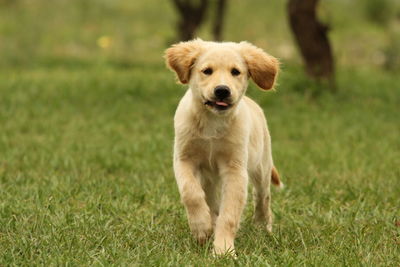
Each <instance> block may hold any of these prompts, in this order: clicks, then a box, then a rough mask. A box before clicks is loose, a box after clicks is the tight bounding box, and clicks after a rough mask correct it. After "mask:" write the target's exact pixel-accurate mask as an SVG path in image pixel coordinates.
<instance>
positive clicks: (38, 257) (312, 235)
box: [0, 1, 400, 266]
mask: <svg viewBox="0 0 400 267" xmlns="http://www.w3.org/2000/svg"><path fill="white" fill-rule="evenodd" d="M103 2H104V3H106V2H107V1H103ZM132 2H134V1H132ZM37 3H42V2H40V1H37ZM59 3H64V4H65V2H63V1H60V2H59ZM107 3H110V2H107ZM118 3H120V5H122V2H118ZM239 3H241V5H244V4H243V2H239ZM125 4H126V3H125ZM126 5H129V4H126ZM138 5H139V6H140V8H144V7H142V6H141V4H138ZM39 7H41V6H40V5H39V6H38V7H25V6H23V5H22V4H21V5H17V6H8V7H7V8H6V9H7V10H8V12H15V13H9V14H16V12H20V11H21V10H25V9H26V10H25V11H26V13H22V14H23V15H21V16H22V18H23V19H25V21H27V20H28V19H29V18H30V16H33V15H35V14H36V13H35V12H34V11H32V10H36V11H37V9H38V8H39ZM240 7H241V6H239V7H238V8H240ZM238 8H236V9H233V11H232V12H238ZM121 9H122V8H121ZM27 10H29V11H31V13H29V12H27ZM65 10H66V12H67V11H68V10H67V9H65ZM74 10H75V9H74ZM96 10H97V9H94V10H92V11H91V12H92V13H93V14H94V15H93V14H92V13H90V14H89V15H88V16H89V18H91V16H95V15H96V14H102V13H101V12H100V11H99V12H98V13H96ZM112 10H113V12H114V13H113V12H111V13H107V14H108V16H109V17H107V16H105V17H104V19H105V20H106V21H107V20H111V19H112V18H114V17H115V18H116V17H117V14H119V13H118V12H117V11H118V10H120V9H117V8H115V9H112ZM167 11H168V10H167ZM1 12H3V13H5V11H4V10H2V11H1ZM68 12H69V11H68ZM71 12H72V11H71ZM154 12H155V13H157V12H159V11H157V12H156V11H154ZM168 12H171V10H169V11H168ZM168 12H166V14H165V18H166V19H168V18H169V16H171V14H170V13H168ZM59 13H60V12H59ZM32 14H33V15H32ZM68 14H72V13H68ZM8 16H9V17H4V16H3V17H2V19H1V25H2V28H1V31H2V33H7V29H8V30H9V31H8V33H9V35H3V40H8V42H6V43H4V42H3V44H2V46H1V45H0V47H2V50H1V53H2V55H3V54H4V55H7V56H8V57H6V58H4V61H3V62H1V64H0V67H1V75H0V265H1V266H8V265H15V266H33V265H44V266H58V265H66V266H81V265H84V266H85V265H134V266H135V265H142V266H167V265H171V266H182V265H184V266H185V265H190V266H207V265H217V266H223V265H236V266H265V265H268V264H269V265H271V266H300V265H306V266H310V265H311V266H312V265H314V266H398V265H399V262H400V168H399V166H400V138H399V137H400V119H399V112H400V110H399V108H400V85H399V78H398V77H399V74H398V73H390V72H384V71H382V70H381V69H379V68H376V67H371V68H366V67H365V66H364V65H363V66H362V67H360V68H358V67H357V66H354V65H352V64H349V65H343V66H340V67H339V69H338V73H337V82H338V88H339V90H338V93H337V94H335V95H331V94H329V93H321V94H320V95H318V96H313V95H312V94H310V93H309V92H310V91H311V90H313V88H314V85H313V84H311V83H310V82H308V81H307V80H306V79H305V78H304V75H303V72H302V69H301V68H300V67H299V66H298V65H297V63H296V62H297V61H296V59H293V61H290V60H288V61H285V60H283V71H282V75H281V76H280V78H279V86H278V87H277V90H276V92H262V91H261V90H258V89H257V88H256V87H255V86H254V85H253V84H251V86H250V89H249V92H248V94H249V95H250V96H251V97H252V98H253V99H255V100H256V101H257V102H258V103H259V104H260V105H261V106H262V107H263V109H264V111H265V113H266V116H267V119H268V123H269V128H270V131H271V135H272V140H273V141H272V144H273V155H274V161H275V164H276V165H277V167H278V169H279V170H280V172H281V175H282V180H283V182H284V183H285V185H286V188H285V190H283V191H282V192H277V191H276V190H273V205H272V207H273V212H274V218H275V222H274V233H273V234H272V235H268V234H266V232H265V231H264V230H263V229H261V228H258V227H257V226H255V225H253V224H252V221H251V216H252V202H251V199H249V201H248V202H249V203H248V205H247V207H246V210H245V213H244V216H243V221H242V224H241V229H240V231H239V233H238V237H237V239H236V249H237V252H238V255H239V257H238V259H237V260H234V259H231V258H213V257H211V246H210V245H211V243H209V244H207V245H206V246H205V247H201V246H198V245H197V244H196V243H195V241H194V240H193V238H192V237H191V235H190V231H189V227H188V225H187V220H186V217H185V213H184V209H183V206H182V205H181V203H180V200H179V194H178V190H177V188H176V185H175V180H174V176H173V172H172V141H173V128H172V119H173V115H174V110H175V108H176V105H177V103H178V101H179V99H180V97H181V96H182V95H183V93H184V90H185V88H184V87H183V86H180V85H178V84H176V83H175V81H174V77H173V74H172V73H171V72H169V71H168V70H166V69H165V67H164V65H163V62H162V58H161V56H162V49H164V48H165V47H166V45H165V44H164V43H162V42H161V43H158V46H157V45H156V46H155V47H154V48H152V47H150V49H149V50H153V51H152V52H149V55H151V56H149V59H146V57H145V56H143V54H141V55H139V56H138V59H137V60H136V59H135V56H134V55H131V54H129V53H128V52H129V49H128V48H127V47H125V46H128V44H129V41H130V40H131V39H129V36H130V35H129V30H128V29H124V30H123V32H126V33H127V35H126V36H127V38H128V39H127V40H124V41H123V42H121V43H119V45H120V47H119V49H121V51H122V52H118V51H119V50H118V49H116V50H118V51H117V52H116V51H114V52H113V51H103V50H101V49H100V48H98V47H96V38H97V37H98V36H100V35H99V34H97V33H99V32H101V31H100V30H99V31H97V30H96V27H95V26H93V25H92V26H93V27H94V28H93V29H95V30H93V31H92V30H90V29H91V28H90V29H89V30H88V28H84V31H85V30H87V31H88V32H89V33H90V32H92V33H93V36H91V37H93V38H92V39H91V40H92V41H90V40H89V39H88V40H87V44H88V46H85V40H84V39H79V38H81V37H82V38H83V37H85V36H86V37H87V35H84V34H82V36H81V35H79V36H78V37H79V38H78V39H79V42H78V43H80V44H82V45H81V46H77V48H76V49H77V50H76V49H75V50H74V49H73V48H71V47H69V46H68V45H67V46H66V47H58V46H57V45H58V44H62V43H63V42H62V37H65V38H67V37H68V34H71V35H72V36H76V35H74V33H73V32H68V31H67V30H66V29H67V27H66V26H65V25H66V24H68V23H69V20H68V21H67V20H66V18H63V17H61V18H58V19H60V20H61V22H63V23H65V24H63V23H60V24H58V25H59V26H60V28H61V29H63V30H62V31H60V32H59V33H57V32H56V31H55V30H54V29H53V30H54V33H57V34H58V35H56V36H51V35H46V34H43V36H44V37H46V38H48V39H44V40H43V39H41V40H40V41H38V46H39V48H38V49H34V48H33V46H34V44H31V43H28V42H27V41H28V40H29V39H28V37H27V36H25V35H24V33H25V32H28V30H25V31H22V33H20V32H16V31H15V30H16V29H21V28H18V27H22V26H21V25H19V24H18V23H23V21H24V20H23V19H22V21H21V22H18V23H17V24H15V25H14V24H12V23H11V17H12V16H11V15H8ZM77 16H78V15H77ZM124 16H127V15H122V18H120V17H118V19H116V20H115V23H116V24H118V23H121V24H122V23H123V21H124V18H125V17H124ZM142 16H144V15H142ZM49 17H50V15H48V16H47V17H46V16H44V17H43V18H40V19H38V21H37V22H35V24H34V25H31V26H29V27H33V28H35V29H41V28H40V27H45V28H46V29H47V30H49V31H51V29H49V28H48V27H54V25H53V24H51V23H48V21H47V20H48V19H49ZM66 17H67V16H66ZM136 19H137V18H136ZM42 20H43V21H45V20H46V23H48V24H45V25H46V26H42V25H39V24H40V23H39V22H40V21H42ZM50 21H51V20H50ZM66 21H67V22H68V23H67V22H66ZM74 23H76V24H77V25H80V24H79V23H81V24H82V25H83V24H85V25H86V26H87V27H89V26H90V25H89V26H88V25H87V21H84V22H79V20H78V21H74ZM18 25H19V26H18ZM49 25H50V26H49ZM94 25H97V26H98V27H100V26H99V24H96V23H94ZM13 27H15V28H13ZM109 27H110V26H109ZM148 27H150V28H151V29H153V28H154V25H152V24H149V26H148ZM260 27H261V26H260ZM71 29H74V28H71ZM71 29H70V30H71ZM368 29H369V30H371V28H368ZM136 30H137V32H136V33H131V34H132V36H134V35H135V34H136V35H137V36H141V35H140V34H142V33H143V32H142V31H139V30H138V29H136ZM71 31H72V30H71ZM374 31H375V28H372V30H371V32H374ZM170 33H171V30H170V32H166V33H165V34H166V38H167V37H169V34H170ZM340 33H341V32H340V31H339V33H338V35H337V36H336V37H335V38H337V40H341V38H344V37H343V36H345V35H346V34H348V30H347V31H346V32H345V33H343V34H342V35H341V34H340ZM162 34H164V33H161V37H163V35H162ZM232 35H233V32H232V31H230V32H229V36H232ZM252 35H256V33H254V32H251V33H250V35H249V36H252ZM4 36H8V37H7V38H9V39H7V38H6V37H4ZM155 36H158V37H157V38H161V37H160V36H159V35H157V34H155ZM89 37H90V34H89ZM89 37H87V38H89ZM132 38H133V37H132ZM143 38H148V36H143ZM240 38H241V37H240ZM245 38H246V37H243V39H245ZM281 38H282V40H283V39H284V37H282V36H281ZM133 39H134V38H133ZM133 39H132V40H133ZM247 39H249V40H250V41H251V37H248V38H247ZM113 40H114V42H116V43H117V42H118V41H117V40H115V38H114V39H113ZM277 40H279V38H278V39H277ZM13 42H15V44H22V45H23V44H26V45H27V51H24V50H22V51H21V52H17V48H16V47H15V46H14V45H13V44H14V43H13ZM91 42H92V43H93V44H92V43H91ZM255 42H257V41H255ZM263 42H264V41H263V40H259V41H258V43H259V44H260V45H262V44H263ZM277 42H278V41H277ZM142 43H144V42H142ZM142 43H141V42H139V44H142ZM7 44H8V45H9V46H7ZM70 45H71V44H70ZM90 45H93V47H90ZM50 47H52V48H53V49H54V50H51V49H46V48H50ZM144 47H145V46H143V47H139V48H138V47H136V48H134V49H133V50H134V51H135V53H139V54H140V51H146V50H141V49H145V48H144ZM7 49H8V50H7ZM31 49H32V51H35V53H32V57H31V59H32V60H31V61H30V60H29V55H28V54H29V53H30V51H31ZM69 49H71V50H69ZM80 49H82V50H80ZM96 49H97V50H96ZM274 49H275V51H277V53H278V52H279V45H277V46H276V47H275V48H273V50H274ZM336 49H338V48H336ZM71 51H74V52H73V53H76V54H74V55H71V54H70V53H72V52H71ZM81 52H82V54H80V53H81ZM25 53H26V54H25ZM124 53H125V54H126V55H127V56H126V58H125V57H124Z"/></svg>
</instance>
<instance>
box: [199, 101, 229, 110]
mask: <svg viewBox="0 0 400 267" xmlns="http://www.w3.org/2000/svg"><path fill="white" fill-rule="evenodd" d="M204 105H206V106H209V107H212V108H215V109H217V110H227V109H229V108H230V107H231V106H232V104H231V103H228V102H227V101H223V100H219V101H211V100H207V101H206V102H204Z"/></svg>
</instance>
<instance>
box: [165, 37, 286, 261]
mask: <svg viewBox="0 0 400 267" xmlns="http://www.w3.org/2000/svg"><path fill="white" fill-rule="evenodd" d="M165 58H166V62H167V65H168V67H169V68H171V69H172V70H173V71H175V72H176V74H177V77H178V79H179V81H180V82H181V83H183V84H189V89H188V90H187V92H186V93H185V95H184V96H183V98H182V99H181V101H180V103H179V105H178V108H177V110H176V114H175V118H174V126H175V144H174V171H175V177H176V181H177V184H178V188H179V192H180V195H181V199H182V202H183V204H184V206H185V209H186V213H187V217H188V220H189V226H190V229H191V231H192V233H193V235H194V237H195V238H196V239H197V240H198V241H199V242H200V243H204V242H205V241H206V240H207V239H208V238H209V237H210V236H211V235H212V234H213V233H214V243H213V244H214V252H215V253H216V254H224V253H227V252H231V253H234V239H235V235H236V232H237V230H238V228H239V223H240V217H241V214H242V211H243V208H244V206H245V203H246V199H247V184H248V179H249V177H250V180H251V181H252V183H253V185H254V195H255V198H254V199H255V214H254V219H255V221H256V222H259V223H262V224H263V225H265V228H266V230H268V231H272V213H271V207H270V203H271V193H270V184H271V180H272V182H273V183H274V184H276V185H278V186H280V187H282V186H283V184H282V183H281V182H280V179H279V175H278V172H277V171H276V169H275V168H274V165H273V161H272V153H271V138H270V134H269V132H268V128H267V123H266V119H265V117H264V114H263V111H262V109H261V108H260V107H259V106H258V105H257V104H256V103H255V102H254V101H253V100H251V99H250V98H248V97H246V96H245V92H246V89H247V85H248V80H249V79H250V78H252V79H253V80H254V82H255V83H256V84H257V85H258V86H259V87H260V88H262V89H264V90H269V89H272V88H273V86H274V84H275V81H276V77H277V74H278V70H279V62H278V60H277V59H276V58H274V57H272V56H270V55H269V54H267V53H265V52H264V51H263V50H261V49H260V48H257V47H255V46H253V45H252V44H250V43H247V42H241V43H228V42H227V43H216V42H206V41H202V40H199V39H197V40H193V41H189V42H181V43H178V44H175V45H173V46H172V47H171V48H169V49H167V50H166V54H165ZM234 69H235V70H234ZM236 71H237V72H236ZM210 72H211V73H210ZM220 85H224V86H227V87H228V88H229V89H230V92H231V95H230V97H229V98H228V99H225V100H224V101H225V102H224V103H222V104H223V106H221V105H222V104H221V102H218V101H219V100H218V99H216V97H215V94H214V90H215V88H216V87H217V86H220Z"/></svg>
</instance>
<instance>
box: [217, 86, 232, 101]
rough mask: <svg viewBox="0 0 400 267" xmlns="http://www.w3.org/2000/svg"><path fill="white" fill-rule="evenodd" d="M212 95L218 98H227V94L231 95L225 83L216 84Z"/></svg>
mask: <svg viewBox="0 0 400 267" xmlns="http://www.w3.org/2000/svg"><path fill="white" fill-rule="evenodd" d="M214 95H215V96H216V97H217V98H218V99H224V98H227V97H228V96H230V95H231V90H230V89H229V87H228V86H226V85H218V86H217V87H215V89H214Z"/></svg>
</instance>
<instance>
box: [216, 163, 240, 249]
mask: <svg viewBox="0 0 400 267" xmlns="http://www.w3.org/2000/svg"><path fill="white" fill-rule="evenodd" d="M220 173H221V178H222V199H221V207H220V214H219V216H218V219H217V223H216V226H215V240H214V252H215V253H216V254H217V255H220V254H225V253H232V254H235V251H234V239H235V236H236V232H237V230H238V228H239V224H240V217H241V215H242V211H243V208H244V206H245V204H246V198H247V182H248V175H247V170H246V168H245V166H244V164H241V163H238V162H230V163H229V162H228V163H225V162H222V163H221V164H220Z"/></svg>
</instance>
